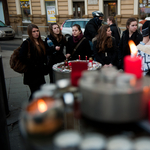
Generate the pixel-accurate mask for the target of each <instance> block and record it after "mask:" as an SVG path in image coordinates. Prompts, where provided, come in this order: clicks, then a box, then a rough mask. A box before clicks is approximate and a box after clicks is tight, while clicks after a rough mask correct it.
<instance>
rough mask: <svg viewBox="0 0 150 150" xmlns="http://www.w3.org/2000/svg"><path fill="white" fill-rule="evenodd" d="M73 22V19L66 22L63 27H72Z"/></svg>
mask: <svg viewBox="0 0 150 150" xmlns="http://www.w3.org/2000/svg"><path fill="white" fill-rule="evenodd" d="M71 24H72V22H71V21H68V22H65V23H64V25H63V27H70V28H71Z"/></svg>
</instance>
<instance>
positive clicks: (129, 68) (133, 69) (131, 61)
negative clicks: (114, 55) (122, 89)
mask: <svg viewBox="0 0 150 150" xmlns="http://www.w3.org/2000/svg"><path fill="white" fill-rule="evenodd" d="M129 46H130V50H131V56H126V57H125V58H124V72H125V73H131V74H134V75H135V76H136V77H137V79H139V78H141V77H142V69H141V67H142V59H141V58H140V57H138V56H136V54H137V48H136V45H135V44H134V42H133V41H132V40H130V41H129Z"/></svg>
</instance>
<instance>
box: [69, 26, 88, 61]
mask: <svg viewBox="0 0 150 150" xmlns="http://www.w3.org/2000/svg"><path fill="white" fill-rule="evenodd" d="M81 40H82V41H81ZM79 43H80V44H79ZM78 44H79V45H78ZM77 45H78V47H77V48H76V46H77ZM75 48H76V50H74V49H75ZM90 51H91V49H90V44H89V42H88V40H86V38H85V37H84V36H83V34H82V30H81V27H80V25H78V24H74V25H73V27H72V36H71V37H69V39H68V42H67V47H66V58H67V59H68V58H69V60H76V59H79V55H80V59H81V60H85V59H86V56H87V59H88V57H89V56H90Z"/></svg>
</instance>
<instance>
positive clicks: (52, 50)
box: [45, 23, 66, 83]
mask: <svg viewBox="0 0 150 150" xmlns="http://www.w3.org/2000/svg"><path fill="white" fill-rule="evenodd" d="M49 31H50V35H48V36H47V38H46V39H45V48H46V52H47V55H48V60H49V69H50V70H49V75H50V83H53V82H54V78H53V69H52V67H53V65H54V64H56V63H60V62H63V61H64V60H65V59H66V57H65V55H64V53H63V49H64V46H65V45H66V38H65V37H64V36H63V35H62V32H61V29H60V26H59V25H58V24H57V23H52V24H50V25H49Z"/></svg>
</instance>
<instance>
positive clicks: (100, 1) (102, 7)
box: [99, 0, 104, 13]
mask: <svg viewBox="0 0 150 150" xmlns="http://www.w3.org/2000/svg"><path fill="white" fill-rule="evenodd" d="M99 11H101V12H102V13H104V3H103V0H99Z"/></svg>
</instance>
